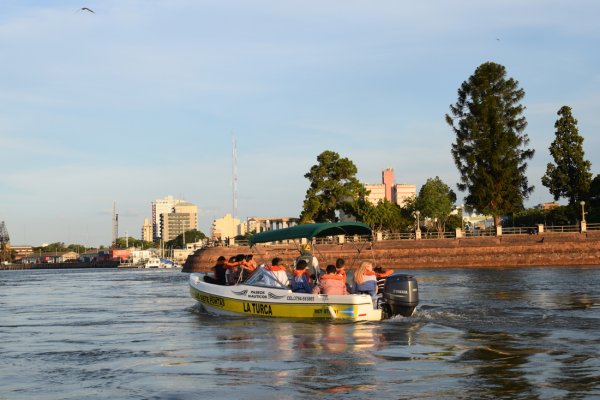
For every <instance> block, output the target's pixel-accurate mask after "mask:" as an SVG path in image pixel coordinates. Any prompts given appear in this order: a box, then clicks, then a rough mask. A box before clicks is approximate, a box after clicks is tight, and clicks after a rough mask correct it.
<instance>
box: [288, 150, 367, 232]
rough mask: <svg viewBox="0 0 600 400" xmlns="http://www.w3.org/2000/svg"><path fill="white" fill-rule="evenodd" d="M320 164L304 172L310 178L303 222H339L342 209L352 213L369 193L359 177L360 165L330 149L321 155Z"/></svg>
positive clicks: (302, 216)
mask: <svg viewBox="0 0 600 400" xmlns="http://www.w3.org/2000/svg"><path fill="white" fill-rule="evenodd" d="M317 162H318V163H317V164H316V165H313V166H312V167H311V168H310V171H309V172H308V173H307V174H306V175H304V177H305V178H307V179H308V180H309V181H310V187H309V188H308V190H307V191H306V197H305V199H304V207H303V210H302V213H301V214H300V222H301V223H306V222H309V221H314V222H334V221H338V219H339V218H338V213H339V211H344V212H352V208H351V207H350V205H351V204H352V203H353V202H354V201H356V200H358V199H359V198H364V197H365V196H366V195H367V190H366V189H365V187H364V185H363V184H361V183H360V182H359V181H358V179H356V173H357V171H358V170H357V168H356V166H355V165H354V163H353V162H352V161H350V160H349V159H348V158H341V157H340V155H339V154H338V153H336V152H333V151H330V150H326V151H324V152H322V153H321V154H319V155H318V156H317Z"/></svg>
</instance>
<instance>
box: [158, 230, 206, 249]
mask: <svg viewBox="0 0 600 400" xmlns="http://www.w3.org/2000/svg"><path fill="white" fill-rule="evenodd" d="M184 236H185V243H183V241H184ZM204 239H206V235H205V234H204V233H203V232H201V231H199V230H197V229H191V230H189V231H185V235H184V234H182V233H181V234H179V235H177V236H176V237H174V238H173V239H172V240H169V241H168V242H167V243H166V246H167V247H177V248H180V249H183V248H184V247H185V244H187V243H196V242H199V241H201V240H204Z"/></svg>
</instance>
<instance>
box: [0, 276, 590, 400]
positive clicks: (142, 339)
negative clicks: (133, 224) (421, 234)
mask: <svg viewBox="0 0 600 400" xmlns="http://www.w3.org/2000/svg"><path fill="white" fill-rule="evenodd" d="M411 273H412V274H414V275H415V276H416V277H417V279H418V281H419V288H420V297H421V300H420V305H419V307H418V308H417V312H416V314H415V315H414V316H413V317H411V318H396V319H393V320H389V321H384V322H378V323H363V324H340V323H330V322H295V321H273V320H268V321H267V320H262V319H250V320H246V319H234V318H230V319H227V318H217V317H213V316H210V315H206V314H204V313H202V312H201V311H199V310H198V309H197V308H196V307H195V306H194V301H193V300H192V298H191V297H190V296H189V292H188V286H187V279H188V274H184V273H181V272H180V271H176V270H119V271H117V270H62V271H49V270H46V271H0V399H34V398H35V399H83V398H85V399H196V398H217V399H297V398H315V397H316V398H343V399H347V398H350V399H352V398H354V399H368V398H380V399H400V398H402V399H404V398H431V399H438V398H507V399H508V398H510V399H515V398H517V399H518V398H522V399H536V398H539V399H562V398H569V399H573V398H580V399H585V398H599V397H600V357H599V356H600V354H599V353H600V277H599V275H600V269H599V268H588V269H576V268H547V269H542V268H528V269H444V270H416V271H411Z"/></svg>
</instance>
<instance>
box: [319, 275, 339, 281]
mask: <svg viewBox="0 0 600 400" xmlns="http://www.w3.org/2000/svg"><path fill="white" fill-rule="evenodd" d="M320 279H321V280H323V279H333V280H336V281H345V279H344V277H343V276H342V275H338V274H325V275H323V276H321V278H320Z"/></svg>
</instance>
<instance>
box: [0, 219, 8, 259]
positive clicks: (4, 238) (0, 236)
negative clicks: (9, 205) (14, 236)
mask: <svg viewBox="0 0 600 400" xmlns="http://www.w3.org/2000/svg"><path fill="white" fill-rule="evenodd" d="M0 252H1V254H0V261H2V262H4V261H10V236H9V235H8V229H6V224H5V223H4V221H2V222H0Z"/></svg>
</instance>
